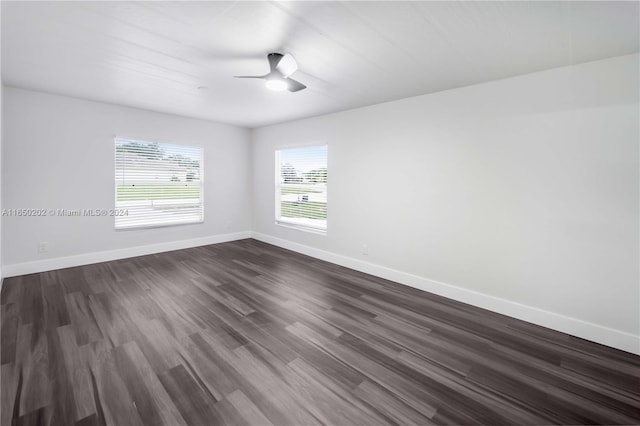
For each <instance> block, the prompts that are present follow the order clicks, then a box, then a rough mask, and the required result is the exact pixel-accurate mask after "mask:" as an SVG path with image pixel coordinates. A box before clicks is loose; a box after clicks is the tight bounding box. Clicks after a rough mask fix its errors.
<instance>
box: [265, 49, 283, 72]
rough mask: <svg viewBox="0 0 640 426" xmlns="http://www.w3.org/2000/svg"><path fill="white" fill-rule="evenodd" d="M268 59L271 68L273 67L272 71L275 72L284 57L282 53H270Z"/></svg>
mask: <svg viewBox="0 0 640 426" xmlns="http://www.w3.org/2000/svg"><path fill="white" fill-rule="evenodd" d="M267 59H269V68H270V69H271V72H274V71H275V70H276V69H277V67H278V64H279V63H280V60H281V59H282V54H281V53H269V54H268V55H267Z"/></svg>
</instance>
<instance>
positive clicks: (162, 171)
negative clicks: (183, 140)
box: [115, 139, 204, 229]
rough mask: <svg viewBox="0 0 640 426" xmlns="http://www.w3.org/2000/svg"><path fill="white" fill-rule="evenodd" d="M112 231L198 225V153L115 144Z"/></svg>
mask: <svg viewBox="0 0 640 426" xmlns="http://www.w3.org/2000/svg"><path fill="white" fill-rule="evenodd" d="M115 150H116V167H115V169H116V174H115V182H116V185H115V186H116V194H115V200H116V202H115V206H116V209H117V210H118V211H117V212H116V213H117V214H116V216H115V227H116V229H128V228H139V227H154V226H166V225H177V224H185V223H196V222H202V221H203V220H204V212H203V203H202V149H201V148H197V147H189V146H184V145H173V144H164V143H155V142H142V141H134V140H128V139H116V140H115Z"/></svg>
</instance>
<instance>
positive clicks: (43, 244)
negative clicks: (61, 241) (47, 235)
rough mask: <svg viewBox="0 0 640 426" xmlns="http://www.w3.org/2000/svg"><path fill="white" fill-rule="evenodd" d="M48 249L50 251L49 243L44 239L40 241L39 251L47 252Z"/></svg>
mask: <svg viewBox="0 0 640 426" xmlns="http://www.w3.org/2000/svg"><path fill="white" fill-rule="evenodd" d="M48 251H49V243H47V242H44V241H43V242H40V243H38V253H46V252H48Z"/></svg>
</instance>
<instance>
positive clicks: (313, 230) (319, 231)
mask: <svg viewBox="0 0 640 426" xmlns="http://www.w3.org/2000/svg"><path fill="white" fill-rule="evenodd" d="M276 225H278V226H282V227H283V228H289V229H296V230H298V231H303V232H309V233H311V234H317V235H322V236H326V235H327V230H326V229H320V228H313V227H310V226H305V225H300V224H298V223H292V222H285V221H280V220H276Z"/></svg>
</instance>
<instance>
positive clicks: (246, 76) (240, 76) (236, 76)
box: [233, 74, 269, 78]
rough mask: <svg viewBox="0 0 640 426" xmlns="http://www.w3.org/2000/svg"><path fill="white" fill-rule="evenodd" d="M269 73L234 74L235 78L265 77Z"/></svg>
mask: <svg viewBox="0 0 640 426" xmlns="http://www.w3.org/2000/svg"><path fill="white" fill-rule="evenodd" d="M268 75H269V74H265V75H234V76H233V77H234V78H265V77H266V76H268Z"/></svg>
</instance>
